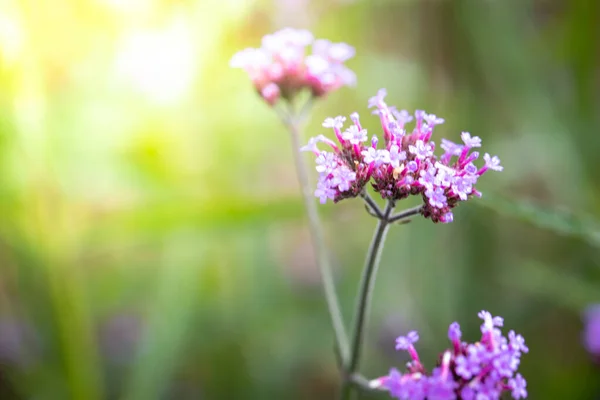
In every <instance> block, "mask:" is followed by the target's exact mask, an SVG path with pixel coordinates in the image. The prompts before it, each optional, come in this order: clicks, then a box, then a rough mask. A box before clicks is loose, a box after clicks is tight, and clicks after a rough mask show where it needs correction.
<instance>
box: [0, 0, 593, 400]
mask: <svg viewBox="0 0 600 400" xmlns="http://www.w3.org/2000/svg"><path fill="white" fill-rule="evenodd" d="M285 26H293V27H298V28H308V29H310V30H312V31H313V32H314V33H315V34H316V36H317V37H323V38H328V39H331V40H334V41H345V42H348V43H350V44H351V45H353V46H355V47H356V49H357V56H356V57H355V58H354V59H352V60H350V61H349V62H348V65H349V67H350V68H352V69H353V70H355V71H356V73H357V75H358V86H357V87H356V89H354V90H352V89H347V88H344V89H341V90H339V91H338V92H336V93H334V94H332V95H330V96H329V97H328V98H326V99H324V100H322V101H320V102H319V103H318V104H317V106H316V108H315V109H314V113H313V115H312V118H311V120H310V123H309V125H308V130H307V132H305V138H308V136H314V135H316V134H319V133H325V132H324V131H323V129H322V128H321V126H320V123H321V121H322V120H323V118H324V117H325V116H334V115H339V114H343V115H348V114H350V113H351V112H352V111H358V112H360V113H362V115H363V117H362V121H363V124H364V125H366V127H368V128H370V129H372V131H371V132H375V131H376V127H377V123H378V121H377V118H375V117H371V116H369V113H368V112H367V109H366V102H367V99H368V98H369V97H370V96H372V95H373V94H375V92H376V91H377V89H379V88H381V87H386V88H387V89H388V92H389V96H388V100H389V103H390V104H395V105H397V106H398V107H399V108H406V109H409V110H414V109H415V108H424V109H425V110H427V111H429V112H433V113H435V114H437V115H439V116H442V117H444V118H446V121H447V122H446V124H445V125H443V126H442V127H440V128H438V129H437V130H436V135H437V137H438V139H435V140H439V137H440V136H445V137H447V138H449V139H455V140H456V139H458V137H459V134H460V132H461V130H465V131H469V132H471V133H473V134H475V135H479V136H481V137H482V138H483V141H484V151H488V152H490V153H492V154H498V155H499V156H500V158H501V159H502V162H503V165H504V167H505V169H504V172H503V173H501V174H488V175H486V177H485V179H483V180H482V182H481V185H480V187H479V188H480V190H481V191H483V193H484V197H483V198H482V199H477V200H473V201H471V202H469V204H466V205H463V206H462V207H460V208H458V209H457V210H456V213H455V222H454V223H452V224H449V225H434V224H432V223H430V222H429V221H425V220H420V219H417V220H415V221H413V222H412V223H411V224H409V225H402V226H397V227H394V228H393V229H392V230H391V232H390V234H389V236H388V241H387V247H386V248H385V250H384V254H383V258H382V265H381V268H380V274H379V277H378V283H377V289H376V294H375V297H374V310H373V314H372V317H371V319H370V324H369V336H368V343H367V348H366V351H365V353H364V363H363V368H362V371H363V372H364V373H365V374H366V375H368V376H370V377H376V376H380V375H383V374H385V373H386V372H387V371H388V369H389V367H390V366H391V365H396V366H398V367H401V366H402V365H403V364H404V363H405V362H406V358H404V357H405V355H404V354H400V353H396V352H395V351H394V350H393V349H394V338H395V337H396V336H397V335H400V334H404V333H406V331H407V330H409V329H417V330H419V332H420V334H421V341H420V343H419V346H418V348H419V350H420V353H421V357H422V359H424V360H426V361H425V362H426V365H429V366H432V365H433V363H434V360H435V358H436V356H437V354H438V352H439V351H441V350H442V349H443V348H445V346H446V345H447V340H446V330H447V326H448V324H449V323H450V322H452V321H454V320H458V321H460V322H461V324H462V326H463V332H464V334H465V337H467V338H470V339H475V338H476V337H477V335H478V325H479V321H478V320H477V318H476V313H477V312H478V311H479V310H481V309H488V310H490V311H491V312H492V313H493V314H495V315H502V316H504V317H505V326H506V327H507V328H513V329H515V330H517V331H518V332H521V333H523V334H524V336H525V338H526V340H527V342H528V345H529V348H530V350H531V351H530V354H528V355H526V356H525V357H524V358H523V362H522V366H521V371H522V373H523V375H524V376H525V377H526V378H527V379H528V381H529V387H528V388H529V391H530V398H532V399H550V398H569V399H597V398H598V396H600V370H599V369H598V368H597V367H595V366H594V365H593V364H592V363H591V361H590V358H589V356H588V355H587V354H586V353H585V351H584V350H583V348H582V346H581V342H580V332H581V329H582V325H581V319H580V313H581V311H582V309H583V308H584V307H585V306H586V305H588V304H590V303H593V302H600V262H599V260H600V259H599V257H598V256H599V253H598V247H599V246H600V229H599V228H598V226H599V225H598V224H597V223H596V222H594V221H595V220H597V219H599V218H600V185H599V182H600V168H599V167H598V164H597V160H598V158H597V157H598V152H599V151H600V117H599V115H600V98H599V97H600V96H599V93H600V68H599V66H600V40H599V39H600V29H599V26H600V2H598V1H596V0H571V1H567V0H563V1H559V0H556V1H550V0H547V1H543V0H536V1H533V0H472V1H467V0H460V1H459V0H457V1H450V0H447V1H444V0H438V1H434V0H430V1H416V0H415V1H408V0H405V1H401V0H397V1H392V0H373V1H367V0H363V1H352V0H343V1H342V0H337V1H334V0H328V1H325V0H314V1H309V0H272V1H250V0H43V1H39V0H1V1H0V398H1V399H36V400H46V399H81V400H96V399H143V400H148V399H229V398H231V399H275V398H277V399H329V398H333V396H334V393H335V392H336V390H337V387H338V374H337V371H336V364H335V359H334V356H333V353H332V341H333V338H332V333H331V330H330V326H329V321H328V316H327V314H326V307H325V303H324V300H323V299H322V296H321V289H320V286H319V280H318V274H317V270H316V267H315V265H314V261H313V257H312V253H311V247H310V242H309V237H308V232H307V228H306V222H305V219H304V212H303V207H302V202H301V199H300V197H299V188H298V185H297V183H296V178H295V173H294V170H293V162H292V159H291V153H290V152H291V148H290V144H289V140H288V136H287V134H286V132H285V131H284V130H283V129H282V127H281V125H280V123H279V122H278V120H277V118H276V116H275V114H274V113H273V112H272V111H271V110H270V109H269V108H268V107H267V106H266V105H264V104H263V103H262V102H261V101H260V99H258V98H257V96H256V94H255V92H254V91H253V89H252V87H251V85H250V83H249V82H248V79H247V77H246V76H245V74H244V73H243V72H242V71H239V70H232V69H230V68H229V67H228V61H229V59H230V57H231V55H232V54H233V53H234V52H235V51H237V50H239V49H242V48H244V47H249V46H252V47H256V46H259V43H260V38H261V37H262V36H263V35H264V34H266V33H270V32H272V31H274V30H276V29H279V28H282V27H285ZM313 180H314V177H313ZM412 205H414V203H412V202H411V201H407V204H406V206H407V207H408V206H412ZM320 210H321V212H322V216H323V218H324V220H325V222H326V227H327V234H328V244H329V245H330V247H331V249H332V251H333V253H334V264H335V274H336V278H337V285H338V291H339V294H340V298H341V302H342V306H343V310H344V314H345V315H344V316H345V318H346V321H347V323H348V324H349V322H350V318H351V315H352V308H353V306H354V297H355V292H356V288H357V286H358V281H359V276H360V270H361V267H362V261H363V257H364V254H365V251H366V249H367V247H368V243H369V240H370V237H371V234H372V230H373V228H374V226H375V221H374V220H373V219H372V218H371V217H369V216H368V215H367V214H366V213H365V212H364V208H363V205H362V204H361V202H360V201H358V200H354V201H344V202H342V203H340V204H337V205H333V204H327V205H325V206H322V207H321V208H320ZM366 397H367V396H365V398H366ZM375 397H376V396H372V398H375ZM379 398H385V396H379Z"/></svg>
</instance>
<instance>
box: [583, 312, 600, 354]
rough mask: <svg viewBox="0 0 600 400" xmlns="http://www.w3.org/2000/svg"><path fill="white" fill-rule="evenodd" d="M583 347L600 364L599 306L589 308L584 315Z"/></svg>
mask: <svg viewBox="0 0 600 400" xmlns="http://www.w3.org/2000/svg"><path fill="white" fill-rule="evenodd" d="M584 324H585V326H584V331H583V345H584V347H585V349H586V350H587V351H588V352H589V353H590V355H591V356H592V357H593V358H594V360H595V361H597V362H598V363H599V364H600V304H594V305H591V306H589V307H588V308H587V309H586V310H585V313H584Z"/></svg>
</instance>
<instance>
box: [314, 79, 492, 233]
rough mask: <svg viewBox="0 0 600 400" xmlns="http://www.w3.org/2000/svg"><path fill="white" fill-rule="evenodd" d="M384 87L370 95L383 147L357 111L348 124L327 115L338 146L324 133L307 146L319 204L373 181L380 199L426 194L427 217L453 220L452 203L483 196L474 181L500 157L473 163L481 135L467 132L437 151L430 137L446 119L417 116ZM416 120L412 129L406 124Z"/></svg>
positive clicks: (348, 194)
mask: <svg viewBox="0 0 600 400" xmlns="http://www.w3.org/2000/svg"><path fill="white" fill-rule="evenodd" d="M385 96H386V91H385V89H381V90H379V92H378V93H377V95H376V96H374V97H372V98H371V99H370V100H369V108H372V107H375V108H376V110H375V111H374V112H373V113H374V114H376V115H378V116H379V118H380V120H381V127H382V131H383V132H382V133H383V142H384V146H383V148H382V149H380V148H378V143H379V140H378V138H377V136H372V137H371V138H370V139H369V136H368V134H367V130H366V129H364V128H363V127H362V125H361V123H360V121H359V115H358V113H353V114H351V115H350V119H351V121H352V124H351V125H350V126H349V127H347V128H344V123H345V121H346V118H345V117H342V116H338V117H335V118H327V119H326V120H325V122H324V123H323V127H325V128H331V129H333V131H334V133H335V136H336V138H337V140H338V142H339V145H338V144H336V143H335V142H334V141H332V140H330V139H328V138H327V137H325V136H324V135H319V136H317V137H314V138H311V139H310V141H309V143H308V145H306V146H304V147H303V150H304V151H312V152H313V153H314V154H315V156H316V163H317V166H316V170H317V172H318V173H319V181H318V184H317V189H316V190H315V195H316V196H317V197H319V198H320V200H321V203H325V202H326V201H327V199H331V200H333V201H334V202H338V201H340V200H342V199H345V198H349V197H356V196H358V195H359V194H360V193H361V192H362V191H363V190H364V188H365V185H366V184H367V183H369V182H371V184H372V186H373V188H374V189H375V191H376V192H378V193H379V194H380V195H381V197H382V198H384V199H389V200H393V201H396V200H401V199H404V198H407V197H408V196H411V195H419V196H422V197H423V201H424V206H423V209H422V211H421V213H422V214H423V216H425V217H426V218H430V219H431V220H432V221H433V222H445V223H447V222H451V221H452V219H453V215H452V211H451V210H452V208H454V207H456V205H457V204H458V203H459V202H461V201H465V200H468V199H469V198H470V197H472V196H481V193H480V192H478V191H477V190H476V189H475V184H476V183H477V180H478V179H479V177H480V176H481V175H483V174H484V173H485V172H487V171H488V170H495V171H502V166H501V165H500V160H499V159H498V157H496V156H493V157H492V156H490V155H489V154H487V153H486V154H484V156H483V159H484V165H483V166H481V167H477V166H476V165H475V164H474V162H475V161H476V160H477V159H478V158H479V152H477V151H474V149H476V148H478V147H481V139H480V138H479V137H477V136H471V135H470V134H469V133H468V132H463V133H462V134H461V139H462V141H463V143H462V144H457V143H453V142H451V141H450V140H446V139H442V143H441V146H440V147H441V148H442V149H443V150H444V153H443V154H442V155H441V156H439V157H438V156H436V155H435V154H434V151H435V143H434V142H433V141H432V140H431V137H432V134H433V129H434V128H435V126H436V125H440V124H442V123H444V120H443V119H442V118H439V117H437V116H435V115H434V114H427V113H426V112H425V111H422V110H417V111H416V112H415V113H414V118H413V116H412V115H410V114H409V113H408V112H407V111H406V110H402V111H398V110H396V109H395V108H394V107H390V106H388V105H387V104H386V103H385V101H384V98H385ZM413 119H414V120H415V126H414V128H413V130H412V132H411V131H408V130H407V127H406V124H407V123H409V122H411V121H412V120H413ZM320 142H322V143H325V144H326V145H328V146H329V147H330V149H331V151H323V150H320V149H319V148H318V147H317V144H318V143H320Z"/></svg>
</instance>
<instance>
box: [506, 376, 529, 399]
mask: <svg viewBox="0 0 600 400" xmlns="http://www.w3.org/2000/svg"><path fill="white" fill-rule="evenodd" d="M508 385H509V386H510V387H511V388H512V397H513V399H516V400H518V399H524V398H526V397H527V389H526V388H527V381H525V379H524V378H523V377H522V376H521V374H517V375H516V376H515V377H514V378H513V379H511V380H509V381H508Z"/></svg>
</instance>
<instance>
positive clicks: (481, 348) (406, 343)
mask: <svg viewBox="0 0 600 400" xmlns="http://www.w3.org/2000/svg"><path fill="white" fill-rule="evenodd" d="M479 317H480V318H481V319H483V324H482V325H481V339H480V340H479V341H478V342H475V343H467V342H462V341H461V336H462V333H461V331H460V326H459V325H458V323H457V322H454V323H452V324H451V325H450V327H449V329H448V338H449V339H450V342H451V343H452V348H451V349H447V350H444V351H443V352H442V353H441V355H440V357H439V359H438V362H437V365H436V367H435V368H434V369H433V370H432V371H431V372H427V371H426V370H425V367H424V366H423V364H421V361H420V360H419V357H418V354H417V351H416V350H415V348H414V346H413V344H414V343H415V342H416V341H417V340H418V335H417V333H416V332H415V331H412V332H409V334H408V335H407V336H401V337H399V338H398V339H396V343H397V345H396V349H397V350H406V351H408V353H409V354H410V357H411V359H412V361H411V362H409V363H408V364H407V368H406V369H407V371H406V372H404V373H402V372H400V371H398V370H397V369H392V370H391V371H390V373H389V374H388V375H387V376H384V377H381V378H378V379H375V380H373V381H371V387H373V388H379V389H383V390H387V391H388V392H389V394H390V395H391V396H392V397H393V398H397V399H400V400H425V399H427V400H455V399H456V400H458V399H460V400H479V399H486V400H498V399H500V397H501V396H502V395H503V393H510V395H511V396H512V398H514V399H524V398H526V397H527V382H526V381H525V379H524V378H523V377H522V376H521V374H519V373H518V372H517V370H518V367H519V364H520V362H521V355H522V354H523V353H527V352H528V351H529V349H528V348H527V346H526V345H525V340H524V339H523V337H522V336H521V335H518V334H516V333H515V332H514V331H510V332H509V333H508V336H506V337H505V336H503V335H502V332H501V331H500V329H499V327H501V326H502V325H503V320H502V318H499V317H495V318H494V317H492V316H491V314H490V313H488V312H487V311H482V312H481V313H479Z"/></svg>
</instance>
